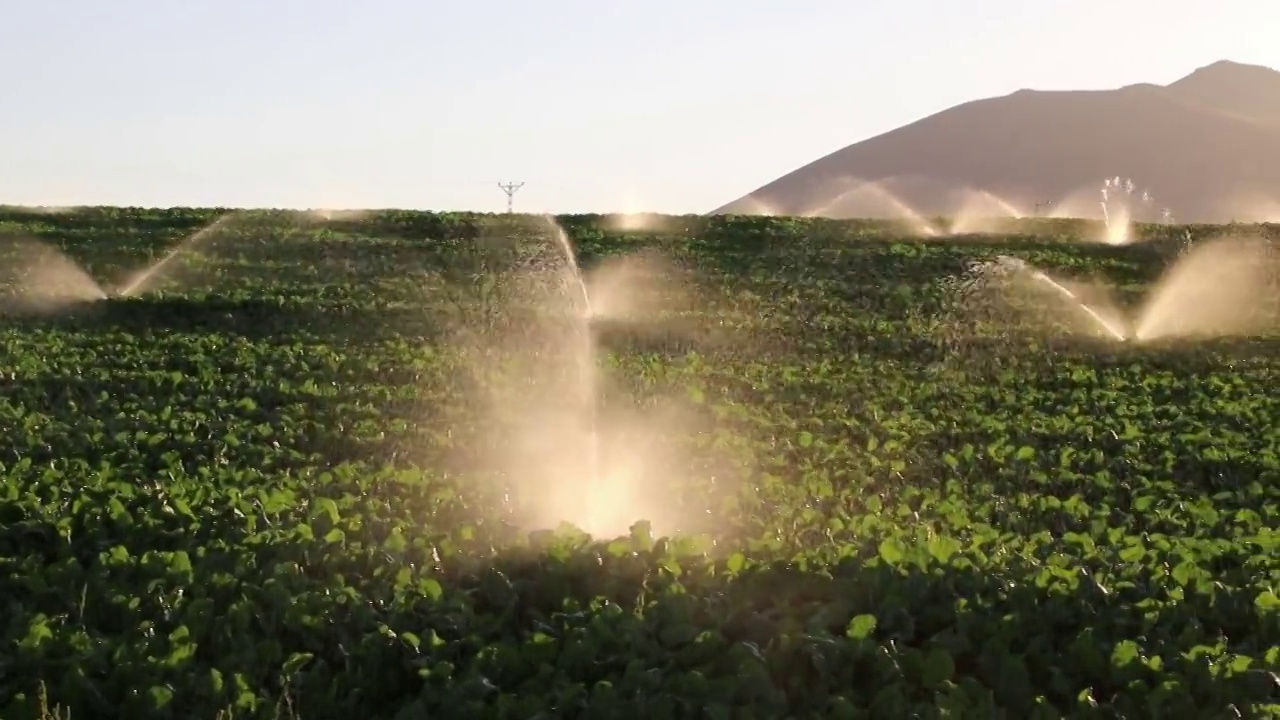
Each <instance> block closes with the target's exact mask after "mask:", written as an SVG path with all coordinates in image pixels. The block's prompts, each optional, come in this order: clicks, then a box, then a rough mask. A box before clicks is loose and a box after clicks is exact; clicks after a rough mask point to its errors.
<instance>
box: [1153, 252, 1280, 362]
mask: <svg viewBox="0 0 1280 720" xmlns="http://www.w3.org/2000/svg"><path fill="white" fill-rule="evenodd" d="M1277 320H1280V252H1278V248H1277V247H1276V246H1275V244H1274V241H1269V240H1267V239H1265V238H1260V237H1259V238H1220V239H1217V240H1213V241H1209V242H1205V243H1199V244H1196V245H1193V246H1191V248H1190V249H1189V251H1188V252H1186V253H1185V254H1183V255H1182V256H1181V257H1179V258H1178V260H1177V261H1176V262H1175V263H1174V264H1173V266H1172V267H1171V268H1170V269H1169V271H1168V272H1166V273H1165V274H1164V275H1163V276H1162V277H1161V278H1160V280H1159V281H1158V282H1157V283H1156V286H1155V289H1154V290H1153V291H1152V293H1151V295H1150V296H1149V298H1148V300H1147V302H1146V304H1145V305H1144V306H1143V308H1142V313H1141V315H1140V318H1139V320H1138V322H1137V326H1136V327H1137V330H1136V333H1135V336H1136V338H1137V339H1138V340H1139V341H1147V340H1156V339H1161V338H1192V337H1202V338H1208V337H1224V336H1232V335H1237V336H1238V335H1249V334H1253V333H1258V332H1266V331H1268V330H1269V329H1272V328H1274V327H1276V324H1277Z"/></svg>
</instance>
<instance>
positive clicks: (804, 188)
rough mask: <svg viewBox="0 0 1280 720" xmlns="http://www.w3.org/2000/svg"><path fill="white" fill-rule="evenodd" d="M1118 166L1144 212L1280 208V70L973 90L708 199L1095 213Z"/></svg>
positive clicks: (816, 211) (1248, 212)
mask: <svg viewBox="0 0 1280 720" xmlns="http://www.w3.org/2000/svg"><path fill="white" fill-rule="evenodd" d="M1116 176H1118V177H1123V178H1131V179H1133V180H1134V182H1135V183H1136V186H1137V189H1138V192H1139V193H1141V191H1143V190H1145V191H1147V192H1148V193H1149V196H1150V198H1151V199H1150V201H1149V202H1147V203H1138V204H1140V205H1142V206H1143V207H1145V208H1146V209H1145V211H1143V212H1145V213H1146V214H1148V215H1150V216H1151V217H1149V218H1143V219H1153V220H1154V219H1156V218H1157V217H1158V216H1159V214H1160V211H1161V210H1162V209H1163V208H1169V209H1170V210H1172V212H1173V213H1174V216H1175V217H1176V218H1177V219H1178V220H1181V221H1187V222H1228V221H1231V220H1233V219H1234V220H1265V219H1268V218H1271V219H1276V220H1280V72H1277V71H1275V70H1272V69H1270V68H1266V67H1260V66H1256V65H1244V64H1240V63H1234V62H1228V61H1221V62H1217V63H1213V64H1212V65H1208V66H1206V67H1203V68H1200V69H1198V70H1196V71H1195V72H1193V73H1191V74H1190V75H1187V76H1186V77H1184V78H1182V79H1180V80H1178V81H1176V82H1173V83H1170V84H1169V85H1165V86H1159V85H1151V84H1139V85H1130V86H1126V87H1122V88H1117V89H1112V90H1084V91H1080V90H1073V91H1039V90H1019V91H1017V92H1014V93H1011V94H1009V95H1005V96H1002V97H995V98H986V99H982V100H975V101H971V102H968V103H964V104H961V105H957V106H955V107H952V108H949V109H947V110H943V111H942V112H939V113H936V114H934V115H931V116H929V117H926V118H923V119H921V120H918V121H916V122H914V123H911V124H909V125H905V126H903V127H900V128H898V129H896V130H892V131H889V132H887V133H884V134H881V135H878V136H876V137H872V138H870V139H867V140H864V141H862V142H859V143H856V144H853V145H850V146H848V147H845V148H844V149H842V150H838V151H836V152H834V153H831V154H830V155H827V156H826V157H823V158H820V159H818V160H815V161H814V162H811V163H809V164H808V165H805V166H803V167H801V168H799V169H797V170H794V171H792V172H790V173H788V174H786V175H784V176H782V177H780V178H778V179H776V180H774V181H773V182H770V183H768V184H766V185H764V186H762V187H760V188H758V189H757V190H755V191H753V192H751V193H750V194H748V195H746V196H744V197H742V198H739V199H737V200H735V201H733V202H731V203H729V204H727V205H725V206H723V207H721V208H719V209H717V210H715V211H713V212H714V213H730V212H748V213H750V212H760V211H762V210H767V211H770V212H773V213H778V214H789V215H823V216H828V217H849V216H855V215H857V216H869V217H878V216H893V215H898V214H900V213H901V212H902V208H900V207H895V199H897V200H901V201H902V202H903V203H905V204H906V205H908V206H910V207H911V208H912V209H914V210H916V211H918V212H920V213H921V214H924V215H951V214H955V213H956V212H958V211H960V209H961V207H962V206H964V205H966V204H968V205H970V206H971V207H972V205H973V203H985V204H986V205H987V206H988V207H989V208H991V210H993V211H994V210H999V204H998V203H996V202H995V201H994V200H993V199H992V198H993V196H997V197H999V198H1002V199H1004V200H1006V201H1008V203H1010V204H1011V205H1013V206H1014V207H1015V208H1018V209H1019V210H1020V212H1022V213H1026V214H1030V213H1031V212H1032V211H1033V209H1034V208H1035V207H1036V206H1037V205H1039V206H1040V208H1041V212H1046V211H1045V210H1043V208H1045V207H1049V208H1051V209H1050V210H1048V211H1047V212H1048V213H1050V214H1058V215H1070V216H1077V217H1097V216H1100V214H1101V209H1100V207H1099V193H1100V190H1101V188H1102V184H1103V181H1104V179H1105V178H1110V177H1116ZM866 183H874V185H867V184H866ZM859 187H860V188H862V189H861V190H853V188H859ZM842 194H843V195H844V198H843V199H841V198H840V196H841V195H842ZM988 214H1007V213H1006V212H990V213H988ZM1135 215H1140V213H1137V212H1135ZM1273 216H1274V217H1273Z"/></svg>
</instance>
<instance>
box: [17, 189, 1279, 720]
mask: <svg viewBox="0 0 1280 720" xmlns="http://www.w3.org/2000/svg"><path fill="white" fill-rule="evenodd" d="M217 215H218V213H217V212H215V211H210V210H189V209H172V210H164V211H153V210H144V209H136V208H128V209H90V210H84V211H81V212H79V213H75V214H69V215H49V214H42V215H35V214H23V213H22V212H21V211H20V210H16V209H5V210H3V211H0V231H3V232H5V233H11V234H22V235H27V236H34V237H37V238H40V239H43V240H44V241H46V242H49V243H51V244H55V245H57V246H59V247H62V248H64V249H65V250H66V251H67V252H68V254H70V255H71V256H72V257H73V258H74V259H76V260H77V261H78V262H80V263H82V264H83V265H85V266H86V267H88V268H89V269H90V270H91V271H92V272H93V273H94V274H95V276H97V277H104V278H105V277H113V276H117V275H118V274H120V273H122V272H124V271H125V269H128V268H134V269H136V267H138V266H139V264H140V263H142V262H143V261H145V259H146V258H154V257H158V256H160V255H162V254H163V252H164V251H165V250H166V249H167V248H168V247H170V246H171V245H172V244H173V243H175V242H177V241H178V240H180V239H181V238H182V237H184V236H188V235H190V234H191V233H193V232H195V231H196V230H198V229H199V228H200V227H201V226H203V225H205V224H208V223H209V222H212V221H213V219H214V218H215V217H216V216H217ZM560 220H561V224H562V225H563V226H564V227H565V228H566V229H567V231H568V232H569V233H570V235H571V237H573V238H574V240H575V243H576V244H577V245H578V247H579V250H580V253H581V255H582V257H583V259H584V262H585V263H587V264H588V265H590V264H593V263H596V262H598V261H600V260H601V259H602V258H605V257H608V256H610V255H613V254H618V253H621V252H626V251H630V250H633V249H636V248H640V247H652V248H658V249H660V250H662V251H663V252H665V253H668V254H669V255H671V256H673V257H675V258H677V259H678V261H679V263H680V264H681V265H682V266H684V267H686V268H688V269H690V270H691V271H692V272H693V274H694V275H695V276H696V277H698V278H699V281H700V283H701V286H702V294H701V295H700V296H699V297H700V303H699V305H698V308H697V310H696V312H695V315H696V317H695V318H694V320H693V321H692V322H693V323H694V325H695V326H696V327H697V328H701V329H702V330H706V332H705V333H703V332H702V331H701V330H699V332H698V333H694V334H693V338H694V339H693V340H692V341H690V342H681V343H674V342H667V343H664V342H657V343H648V344H646V343H642V342H639V341H637V340H635V339H634V338H631V339H628V338H627V337H620V338H616V339H613V340H609V341H608V342H606V349H607V350H608V353H607V355H608V357H607V358H605V360H604V363H605V364H606V365H607V367H608V372H609V374H610V376H611V377H613V378H615V379H616V380H617V381H618V383H619V385H620V386H621V388H622V389H621V390H614V391H612V392H618V393H624V394H625V393H627V392H634V393H643V392H653V391H656V389H660V390H663V391H667V392H668V393H669V394H673V395H675V396H678V397H680V398H682V399H683V402H684V405H685V407H686V409H687V410H688V412H690V413H692V414H696V415H698V416H700V417H704V418H707V419H709V422H707V423H705V424H704V429H703V430H702V431H701V432H698V433H693V434H691V435H690V436H688V437H674V438H668V439H667V440H668V441H670V442H672V443H677V442H678V443H682V446H681V447H682V448H683V450H684V454H683V456H684V457H685V458H686V459H687V463H688V465H689V467H690V468H691V470H690V472H688V473H686V475H687V478H685V477H682V479H681V483H683V484H681V485H679V486H675V487H672V488H670V489H669V491H668V492H669V502H670V504H671V505H672V507H673V508H677V507H678V508H683V509H684V510H686V511H687V513H692V512H693V511H694V510H697V511H699V512H701V513H702V514H703V515H704V516H706V517H708V518H710V519H711V520H710V521H708V522H707V523H705V527H701V528H699V532H698V533H696V534H692V533H691V534H677V535H673V536H669V537H664V536H659V535H658V534H657V533H654V532H652V531H651V529H650V526H649V524H648V523H646V522H644V521H645V520H646V518H643V517H636V518H634V519H635V521H636V523H635V524H634V525H633V526H632V529H631V532H630V533H629V534H624V535H622V536H621V537H616V538H614V537H601V538H593V537H589V536H587V535H585V534H584V533H582V532H580V531H578V530H576V529H575V528H573V527H571V526H567V525H566V526H562V527H560V528H558V529H550V530H545V531H540V532H533V533H530V532H528V531H527V529H523V528H521V527H520V526H519V525H518V524H516V523H514V522H511V520H512V518H511V517H508V516H506V515H504V514H503V512H502V511H501V509H502V508H503V507H504V496H505V495H506V494H507V493H508V491H509V489H510V488H508V487H507V486H505V485H504V484H503V481H502V479H501V478H493V477H489V476H482V475H479V474H475V473H468V472H466V469H467V468H466V467H465V463H462V466H461V467H460V466H459V465H458V458H459V457H465V455H459V453H460V452H462V451H464V450H465V449H466V448H465V445H466V443H467V442H472V441H475V440H476V439H480V440H484V441H487V442H489V443H491V444H492V446H493V447H497V446H498V445H500V444H501V443H502V442H503V439H502V438H495V437H492V436H491V429H490V428H489V427H488V425H486V422H487V421H486V419H485V418H484V417H482V416H481V415H480V414H479V413H478V411H477V409H476V407H475V405H474V403H472V402H470V400H469V398H468V396H467V395H466V384H465V383H463V382H461V381H460V380H459V378H460V377H461V375H460V373H459V366H460V363H462V362H463V359H462V358H460V357H459V356H457V355H456V354H455V353H454V352H453V351H452V350H451V349H450V346H449V344H448V343H447V342H445V337H446V335H445V330H446V328H444V327H442V324H443V322H444V320H443V319H444V318H447V317H450V316H451V315H450V314H451V313H456V312H462V311H466V310H467V308H465V307H464V308H461V309H459V307H457V305H458V303H459V302H460V301H459V300H458V299H457V298H472V300H471V301H470V302H480V300H475V297H476V296H475V295H474V294H468V293H469V292H470V290H471V289H473V285H474V282H475V280H474V278H468V277H466V274H465V273H452V272H450V268H457V267H461V266H462V265H463V264H465V263H466V262H469V260H468V258H469V257H470V256H469V255H468V252H469V250H468V247H469V243H471V242H473V241H475V240H476V238H478V237H479V236H480V235H482V234H483V227H484V223H485V222H488V221H487V220H486V219H485V218H483V217H480V216H470V215H461V214H459V215H450V214H441V215H433V214H427V213H408V212H399V211H396V212H385V213H378V214H375V215H373V216H370V217H366V218H362V219H359V220H334V221H332V222H328V223H323V224H314V225H307V226H297V225H296V224H295V225H290V224H289V223H290V222H292V221H290V220H288V219H287V218H286V217H285V216H283V215H272V214H262V215H260V216H258V217H256V219H253V220H252V222H246V223H245V224H243V225H240V226H238V227H237V228H236V229H234V230H233V231H229V232H228V233H226V234H225V236H223V237H220V238H219V239H218V241H217V242H214V243H210V244H208V245H207V246H204V247H203V249H202V250H201V251H200V252H199V253H197V255H199V257H196V258H195V259H193V260H191V261H190V262H186V263H185V264H184V265H183V267H182V268H181V271H180V272H178V273H175V275H174V278H175V280H174V281H173V282H172V283H170V284H169V285H166V286H164V287H163V289H162V290H161V292H158V293H156V294H153V295H144V296H142V297H138V298H133V299H129V300H111V301H108V302H105V303H99V304H97V305H92V306H87V307H83V308H77V309H75V310H74V311H69V312H67V313H64V314H61V315H52V316H44V317H34V318H33V317H20V318H10V319H5V320H4V321H3V324H2V325H0V437H3V441H0V607H2V608H3V612H0V648H2V650H0V717H3V718H6V720H8V719H9V718H24V717H36V716H38V713H39V711H40V705H41V701H40V693H41V690H40V689H41V687H43V688H44V693H45V697H46V699H47V705H48V707H49V708H50V709H52V708H54V707H55V706H56V707H58V708H61V709H63V710H69V711H70V712H71V716H72V717H75V718H89V717H174V718H177V717H182V718H187V717H210V718H211V717H215V716H216V715H218V714H219V713H223V716H224V717H227V716H230V717H287V716H296V717H301V718H306V719H308V720H310V719H312V718H330V717H335V718H336V717H362V718H363V717H368V718H377V717H388V718H391V717H398V718H416V717H422V718H428V717H429V718H436V717H477V718H478V717H519V718H532V717H592V718H610V717H614V718H664V717H671V718H683V717H689V718H694V717H707V718H749V717H761V718H765V717H833V718H854V717H868V718H870V717H876V718H879V717H913V716H918V717H937V718H942V717H982V718H992V717H1008V718H1024V717H1027V718H1035V717H1045V718H1049V717H1063V716H1072V717H1098V718H1103V717H1234V716H1239V717H1276V716H1280V530H1278V528H1280V394H1278V393H1276V392H1274V391H1273V390H1272V389H1274V388H1276V387H1280V352H1278V351H1280V345H1277V344H1276V342H1275V340H1274V339H1271V338H1256V339H1250V340H1239V341H1219V342H1214V343H1200V344H1196V345H1191V346H1154V345H1153V346H1148V347H1138V348H1127V347H1121V346H1114V345H1108V346H1103V345H1098V344H1091V343H1079V342H1071V343H1068V342H1065V341H1063V340H1061V339H1060V338H1059V339H1054V338H1053V337H1042V336H1023V335H1009V336H1006V337H1002V338H986V337H970V336H967V335H966V336H964V337H956V336H954V334H953V333H954V330H953V329H949V327H948V326H946V325H945V324H943V323H940V322H939V321H938V318H939V317H942V316H943V315H944V313H945V312H946V311H947V309H948V307H949V298H948V294H947V293H948V290H947V287H948V286H947V278H948V277H950V276H951V275H953V274H955V273H957V272H960V271H962V270H963V268H964V267H965V264H966V262H968V261H971V260H974V259H984V258H989V257H991V256H992V255H994V254H997V253H1007V254H1014V255H1017V256H1020V257H1024V258H1026V259H1028V260H1029V261H1031V262H1035V263H1037V264H1038V265H1041V266H1043V267H1046V268H1050V269H1054V270H1057V271H1060V272H1066V273H1079V274H1081V275H1084V274H1091V273H1098V274H1103V275H1106V276H1108V277H1109V278H1110V279H1112V280H1113V281H1114V282H1116V283H1119V284H1132V285H1137V286H1142V285H1143V283H1146V282H1149V281H1150V280H1151V279H1153V278H1154V277H1156V276H1157V275H1158V274H1159V271H1160V270H1161V269H1162V267H1163V265H1164V263H1166V262H1168V260H1169V259H1170V258H1171V257H1172V256H1173V254H1174V253H1175V252H1176V237H1173V236H1171V238H1170V240H1169V241H1168V242H1167V243H1165V242H1162V241H1159V240H1157V241H1154V242H1151V243H1147V244H1141V245H1135V246H1132V247H1126V248H1112V247H1105V246H1091V245H1084V244H1080V243H1073V242H1069V241H1068V238H1066V237H1061V238H1047V239H1046V238H1042V237H1036V236H1031V235H1028V236H1026V237H1017V238H988V239H982V238H965V239H958V240H938V241H911V240H905V239H901V238H895V237H894V236H893V234H892V232H891V231H890V232H887V231H886V230H885V229H884V228H883V227H880V226H877V225H875V224H873V223H865V224H859V223H835V222H830V221H802V220H791V219H784V218H718V219H716V218H713V219H704V218H675V219H672V222H671V223H669V226H668V227H667V228H665V229H662V230H655V231H648V232H635V231H632V232H625V233H624V232H619V231H612V230H608V229H607V227H606V225H605V224H604V223H602V222H601V219H600V218H597V217H589V216H587V217H584V216H577V217H565V218H561V219H560ZM1062 228H1063V229H1062V231H1061V232H1062V233H1063V234H1064V235H1065V234H1067V233H1069V232H1070V227H1069V226H1068V225H1063V226H1062ZM1195 231H1196V232H1198V233H1200V232H1203V233H1206V234H1207V233H1208V232H1209V230H1208V229H1204V228H1200V229H1195ZM1152 232H1153V233H1154V232H1156V230H1152ZM1179 232H1180V230H1179ZM433 278H435V279H439V278H445V279H447V281H448V282H449V283H454V284H456V285H457V286H458V288H461V289H463V290H467V291H468V292H460V293H458V294H454V295H449V294H447V293H446V292H445V290H447V289H448V288H445V289H440V288H438V287H437V286H436V285H433V284H432V283H433V282H436V280H433ZM424 288H434V290H433V292H425V291H424ZM446 296H447V298H446ZM519 326H520V325H519V323H512V325H511V327H519ZM711 330H714V331H715V333H712V332H711ZM700 333H701V334H700ZM716 333H719V334H716ZM624 335H625V333H624ZM706 338H720V340H718V341H715V342H712V341H709V340H707V339H706ZM619 401H620V400H619ZM477 452H480V451H477Z"/></svg>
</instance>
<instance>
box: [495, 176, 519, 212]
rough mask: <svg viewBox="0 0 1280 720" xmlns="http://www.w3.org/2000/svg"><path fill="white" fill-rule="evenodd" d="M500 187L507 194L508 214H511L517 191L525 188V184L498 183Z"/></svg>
mask: <svg viewBox="0 0 1280 720" xmlns="http://www.w3.org/2000/svg"><path fill="white" fill-rule="evenodd" d="M498 187H499V188H501V189H502V192H504V193H506V194H507V213H508V214H509V213H510V212H511V203H512V202H513V201H514V199H515V195H516V191H517V190H519V189H520V188H522V187H524V183H523V182H518V183H516V182H509V183H498Z"/></svg>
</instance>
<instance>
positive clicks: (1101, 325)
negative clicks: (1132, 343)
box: [996, 255, 1128, 342]
mask: <svg viewBox="0 0 1280 720" xmlns="http://www.w3.org/2000/svg"><path fill="white" fill-rule="evenodd" d="M996 262H997V263H998V264H999V265H1000V266H1001V268H1003V269H1004V270H1006V271H1012V272H1019V273H1025V274H1026V275H1027V276H1028V277H1030V278H1031V279H1032V280H1034V281H1036V282H1037V283H1040V284H1041V285H1043V286H1045V287H1047V288H1049V289H1050V290H1052V291H1053V292H1055V293H1057V294H1058V295H1059V296H1060V297H1062V298H1063V299H1064V300H1066V301H1067V302H1068V304H1069V305H1070V306H1071V307H1073V308H1075V309H1077V310H1079V311H1080V312H1082V313H1084V315H1085V316H1086V317H1088V318H1089V319H1090V320H1091V321H1092V322H1093V324H1094V326H1095V327H1097V328H1098V329H1099V330H1101V331H1103V332H1104V333H1106V334H1107V335H1108V336H1110V337H1111V338H1113V339H1115V340H1119V341H1121V342H1124V341H1125V340H1127V339H1128V338H1127V336H1126V334H1125V332H1124V329H1123V328H1122V327H1120V326H1119V325H1118V324H1117V323H1115V322H1113V321H1111V320H1108V319H1107V318H1106V317H1104V316H1103V314H1102V313H1101V312H1099V311H1098V310H1097V309H1095V308H1094V307H1093V306H1091V305H1090V304H1089V303H1086V302H1084V300H1082V299H1081V298H1080V297H1079V296H1078V295H1077V294H1076V293H1074V292H1072V291H1071V290H1070V289H1069V288H1067V287H1066V286H1064V285H1063V284H1062V283H1059V282H1058V281H1057V280H1054V279H1053V278H1052V277H1049V275H1048V273H1045V272H1044V271H1043V270H1040V269H1037V268H1036V267H1034V266H1032V265H1031V264H1029V263H1027V262H1026V261H1025V260H1022V259H1020V258H1015V257H1010V256H1008V255H1001V256H999V257H997V258H996Z"/></svg>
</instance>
